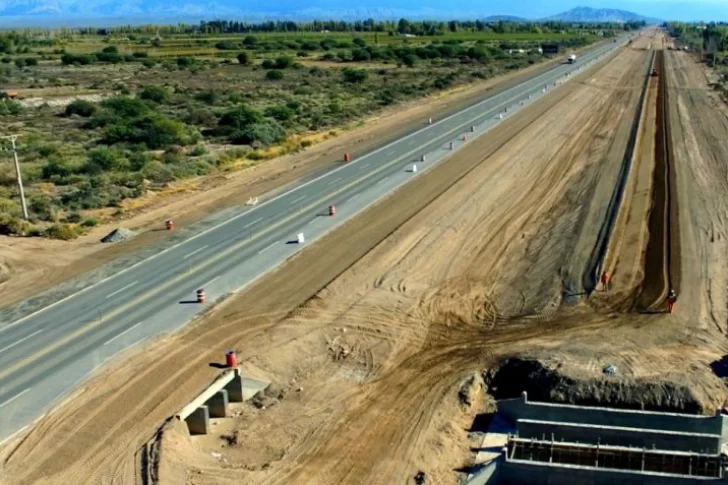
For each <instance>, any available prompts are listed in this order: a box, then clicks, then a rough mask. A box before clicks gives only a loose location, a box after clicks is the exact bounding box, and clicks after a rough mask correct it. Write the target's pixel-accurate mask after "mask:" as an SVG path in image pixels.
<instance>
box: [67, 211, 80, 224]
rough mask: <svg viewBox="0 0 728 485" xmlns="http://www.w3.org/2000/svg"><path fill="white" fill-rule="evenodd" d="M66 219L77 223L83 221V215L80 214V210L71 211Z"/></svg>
mask: <svg viewBox="0 0 728 485" xmlns="http://www.w3.org/2000/svg"><path fill="white" fill-rule="evenodd" d="M65 220H66V222H71V223H76V224H77V223H79V222H81V221H82V220H83V219H82V217H81V214H79V213H78V212H69V213H68V214H66V217H65Z"/></svg>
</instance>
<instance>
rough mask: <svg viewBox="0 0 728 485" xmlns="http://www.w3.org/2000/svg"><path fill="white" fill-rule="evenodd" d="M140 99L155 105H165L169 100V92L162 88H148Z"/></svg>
mask: <svg viewBox="0 0 728 485" xmlns="http://www.w3.org/2000/svg"><path fill="white" fill-rule="evenodd" d="M139 97H140V98H141V99H145V100H147V101H152V102H154V103H164V102H165V101H167V100H168V99H169V91H167V90H166V89H165V88H163V87H162V86H147V87H146V88H144V89H142V91H141V92H140V93H139Z"/></svg>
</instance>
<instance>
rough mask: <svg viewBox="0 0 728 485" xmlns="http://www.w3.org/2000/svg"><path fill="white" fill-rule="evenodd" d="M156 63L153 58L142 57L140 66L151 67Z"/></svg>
mask: <svg viewBox="0 0 728 485" xmlns="http://www.w3.org/2000/svg"><path fill="white" fill-rule="evenodd" d="M156 65H157V61H155V60H154V59H144V60H143V61H142V66H144V67H147V68H152V67H154V66H156Z"/></svg>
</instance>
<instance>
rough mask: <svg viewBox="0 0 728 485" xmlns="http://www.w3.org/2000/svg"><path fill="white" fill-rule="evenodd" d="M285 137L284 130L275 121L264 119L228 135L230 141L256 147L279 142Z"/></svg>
mask: <svg viewBox="0 0 728 485" xmlns="http://www.w3.org/2000/svg"><path fill="white" fill-rule="evenodd" d="M285 138H286V132H285V130H284V129H283V128H282V127H281V126H280V125H279V124H278V123H277V122H275V121H271V120H266V121H263V122H260V123H253V124H251V125H248V126H246V127H244V128H243V129H240V130H236V131H234V132H233V133H232V134H231V135H230V143H232V144H234V145H251V146H252V147H253V148H258V147H263V146H268V145H272V144H274V143H278V142H281V141H283V140H284V139H285Z"/></svg>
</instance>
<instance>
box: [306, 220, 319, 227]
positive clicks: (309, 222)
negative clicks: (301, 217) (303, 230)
mask: <svg viewBox="0 0 728 485" xmlns="http://www.w3.org/2000/svg"><path fill="white" fill-rule="evenodd" d="M317 220H318V218H316V219H311V220H310V221H308V224H306V225H307V226H308V225H309V224H313V223H314V222H316V221H317Z"/></svg>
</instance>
